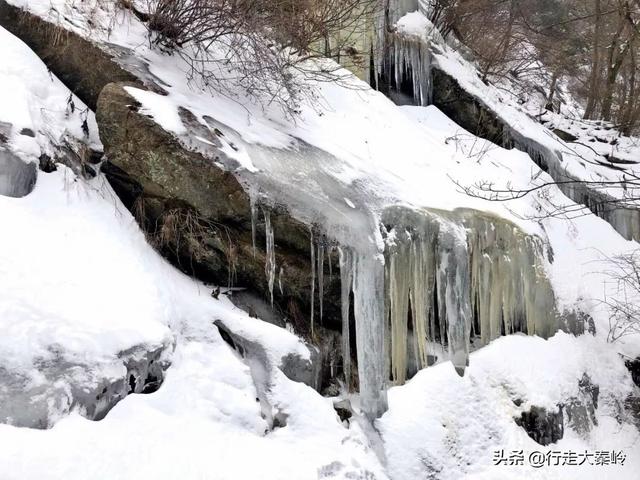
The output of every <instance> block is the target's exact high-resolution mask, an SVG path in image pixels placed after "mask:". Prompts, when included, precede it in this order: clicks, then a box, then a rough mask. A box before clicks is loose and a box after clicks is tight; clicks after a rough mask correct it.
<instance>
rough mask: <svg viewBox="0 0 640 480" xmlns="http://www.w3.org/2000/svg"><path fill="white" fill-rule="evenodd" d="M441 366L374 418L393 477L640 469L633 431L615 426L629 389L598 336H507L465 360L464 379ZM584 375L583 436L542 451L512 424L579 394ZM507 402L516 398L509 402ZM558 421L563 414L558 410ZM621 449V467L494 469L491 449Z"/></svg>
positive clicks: (623, 474) (605, 473)
mask: <svg viewBox="0 0 640 480" xmlns="http://www.w3.org/2000/svg"><path fill="white" fill-rule="evenodd" d="M444 367H445V365H437V366H435V367H431V368H428V369H425V370H422V371H420V372H419V373H418V374H417V375H416V376H415V377H414V378H413V379H412V380H411V381H410V382H409V383H407V384H406V385H404V386H402V387H394V388H392V389H390V391H389V411H388V412H387V413H386V414H385V415H384V416H383V417H382V418H381V419H380V420H379V421H378V426H379V428H380V429H381V432H382V437H383V440H384V443H385V451H386V453H387V461H388V471H389V475H390V476H391V478H394V479H399V480H401V479H407V480H409V479H415V478H438V479H442V480H447V479H458V478H469V479H472V478H473V479H475V478H491V479H500V478H504V479H524V478H541V479H542V478H545V479H546V478H593V479H596V478H612V479H613V478H616V479H624V478H629V479H631V478H634V475H636V472H637V469H638V467H639V466H640V448H639V447H638V438H639V434H638V431H637V430H636V429H634V427H632V426H630V425H624V426H620V425H619V424H618V423H617V422H616V421H615V420H614V417H615V416H616V415H618V413H617V412H618V411H619V401H620V399H624V398H625V397H626V395H627V394H628V393H629V392H630V391H631V389H632V385H631V384H630V381H629V378H628V375H627V374H626V371H625V368H624V365H623V362H622V360H621V359H620V358H619V357H618V355H617V354H616V353H615V352H613V351H612V350H611V349H609V348H607V347H606V346H605V345H603V344H602V343H600V342H599V341H598V340H597V339H594V338H592V337H590V336H582V337H579V338H575V337H572V336H570V335H567V334H564V333H558V334H557V335H556V336H554V337H553V338H551V339H550V340H548V341H544V340H542V339H540V338H534V337H525V336H522V335H511V336H508V337H503V338H500V339H499V340H496V341H495V342H493V343H492V344H491V345H490V346H488V347H486V348H483V349H482V350H480V351H478V352H476V353H474V354H472V355H471V364H470V367H469V368H468V372H467V374H466V375H465V376H464V377H462V378H461V377H458V376H457V375H456V374H455V373H454V372H453V371H452V370H451V369H447V368H444ZM583 373H587V374H588V375H589V377H590V378H591V380H592V381H593V383H594V384H597V385H599V386H600V394H599V401H598V402H599V404H598V422H599V424H598V425H597V426H593V427H592V428H593V430H592V432H591V436H590V438H589V440H585V439H583V438H581V437H579V436H578V435H577V434H576V433H575V432H573V431H571V430H569V429H565V436H564V438H563V439H561V440H560V441H559V442H557V443H555V444H553V445H549V446H547V447H543V446H541V445H539V444H537V443H535V442H534V441H533V440H532V439H531V438H529V437H528V436H527V434H526V433H525V432H524V430H522V429H521V428H520V427H518V426H517V425H516V424H515V422H514V421H513V417H517V416H519V415H520V413H521V412H522V411H527V410H528V409H529V408H530V406H532V405H536V406H541V407H546V408H548V409H551V410H557V406H556V405H557V404H558V403H559V402H566V400H567V399H568V398H570V397H572V396H577V395H578V379H580V378H581V377H582V375H583ZM514 401H522V404H521V405H520V406H517V405H516V403H514ZM565 416H566V414H565ZM500 449H503V450H505V451H506V453H507V455H508V454H509V452H511V451H512V450H515V451H517V450H523V451H524V453H525V459H526V458H527V457H528V455H529V454H530V453H531V452H533V451H543V452H547V451H549V450H553V451H561V452H562V451H565V452H566V451H570V450H571V451H574V452H578V453H583V452H585V451H592V452H593V451H595V450H604V449H606V450H622V451H624V452H625V453H626V455H627V459H626V462H625V464H624V465H623V466H619V465H618V466H582V467H577V466H576V467H568V466H567V467H560V466H558V467H553V466H550V467H544V468H539V469H536V468H533V467H531V466H528V465H526V466H524V467H509V466H503V465H499V466H494V465H493V463H492V458H493V455H494V451H496V450H500Z"/></svg>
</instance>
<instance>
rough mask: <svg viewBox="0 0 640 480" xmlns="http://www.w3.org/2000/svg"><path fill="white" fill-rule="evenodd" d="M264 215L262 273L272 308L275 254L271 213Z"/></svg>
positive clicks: (266, 212)
mask: <svg viewBox="0 0 640 480" xmlns="http://www.w3.org/2000/svg"><path fill="white" fill-rule="evenodd" d="M263 213H264V233H265V237H266V258H265V264H264V272H265V275H266V277H267V284H268V286H269V298H270V300H271V306H273V285H274V283H275V279H276V253H275V249H274V243H273V227H272V226H271V213H270V212H269V211H268V210H263Z"/></svg>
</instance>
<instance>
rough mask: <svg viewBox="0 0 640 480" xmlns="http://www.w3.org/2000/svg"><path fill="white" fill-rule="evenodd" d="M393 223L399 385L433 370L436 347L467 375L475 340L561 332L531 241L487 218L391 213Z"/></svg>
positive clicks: (391, 269)
mask: <svg viewBox="0 0 640 480" xmlns="http://www.w3.org/2000/svg"><path fill="white" fill-rule="evenodd" d="M388 218H389V219H391V218H392V219H393V220H394V221H395V223H396V225H397V226H396V227H395V228H394V229H393V230H392V231H391V232H388V235H387V241H386V243H387V249H386V252H385V255H386V257H387V262H386V292H387V304H388V312H387V314H386V315H385V317H386V318H387V319H388V321H389V330H390V337H391V338H390V347H391V354H390V361H391V375H392V378H393V380H394V382H396V383H402V382H404V381H405V380H406V375H407V372H409V371H415V370H416V369H420V368H423V367H425V366H427V353H428V352H427V348H428V346H429V345H433V346H434V348H435V346H436V345H437V344H436V342H438V343H439V344H440V345H441V347H442V348H444V351H446V352H448V354H447V357H446V359H449V360H451V361H452V363H453V366H454V367H455V368H456V371H458V373H460V374H462V373H463V372H464V368H465V367H466V366H467V365H468V356H469V349H470V346H469V339H470V337H471V336H472V333H473V336H474V337H475V336H480V338H479V341H480V344H482V345H484V344H486V343H488V342H489V341H491V340H492V339H495V338H497V337H499V336H500V335H503V334H508V333H513V332H516V331H521V332H525V333H530V334H534V333H535V334H538V335H541V336H543V337H548V336H550V335H552V334H553V333H554V332H555V330H556V329H557V321H556V310H555V299H554V295H553V291H552V289H551V286H550V284H549V283H548V281H547V280H546V278H545V277H544V275H543V274H542V271H541V270H542V267H541V265H540V260H539V259H540V258H541V255H542V251H541V248H540V245H539V242H537V241H536V240H534V239H532V237H528V236H526V235H524V234H522V233H521V232H520V231H519V230H518V229H517V228H515V227H514V226H513V225H512V224H510V223H509V222H507V221H504V220H501V219H498V218H494V217H491V216H490V215H487V214H483V213H481V212H472V211H458V212H455V213H446V212H439V213H430V212H426V211H425V212H412V211H409V210H403V209H391V210H390V211H389V212H388ZM385 223H390V221H389V222H385ZM409 319H411V322H409ZM410 329H411V331H410ZM410 340H411V341H412V345H410V344H409V341H410ZM442 348H438V350H442ZM410 351H412V352H413V354H414V356H413V358H412V361H413V365H412V366H411V368H410V366H409V362H408V361H409V358H408V353H409V352H410ZM434 353H435V352H434Z"/></svg>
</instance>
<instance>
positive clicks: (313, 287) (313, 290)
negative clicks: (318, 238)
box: [309, 229, 316, 338]
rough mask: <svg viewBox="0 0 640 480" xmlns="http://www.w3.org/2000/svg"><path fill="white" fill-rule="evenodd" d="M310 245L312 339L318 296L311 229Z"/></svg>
mask: <svg viewBox="0 0 640 480" xmlns="http://www.w3.org/2000/svg"><path fill="white" fill-rule="evenodd" d="M309 235H310V240H309V242H310V245H311V337H312V338H313V336H314V333H315V325H314V318H313V313H314V312H313V309H314V305H313V304H314V300H315V294H316V250H315V245H314V244H313V230H312V229H309Z"/></svg>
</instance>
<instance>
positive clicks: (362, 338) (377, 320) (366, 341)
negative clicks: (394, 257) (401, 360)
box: [353, 248, 387, 420]
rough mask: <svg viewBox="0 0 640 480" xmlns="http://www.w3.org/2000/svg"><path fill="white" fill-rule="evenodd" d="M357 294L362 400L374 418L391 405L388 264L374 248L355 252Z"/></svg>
mask: <svg viewBox="0 0 640 480" xmlns="http://www.w3.org/2000/svg"><path fill="white" fill-rule="evenodd" d="M353 297H354V313H355V319H356V345H357V349H358V377H359V380H360V404H361V407H362V410H363V412H364V414H365V415H366V416H367V417H368V418H369V419H370V420H374V419H375V418H377V417H379V416H380V415H382V413H384V411H385V410H386V409H387V392H386V381H385V368H384V367H385V358H384V357H385V356H384V351H385V335H384V331H385V322H384V264H383V259H382V258H381V255H380V254H379V253H378V252H377V251H376V250H374V249H373V248H372V249H371V250H369V251H364V252H362V251H355V252H354V269H353Z"/></svg>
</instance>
